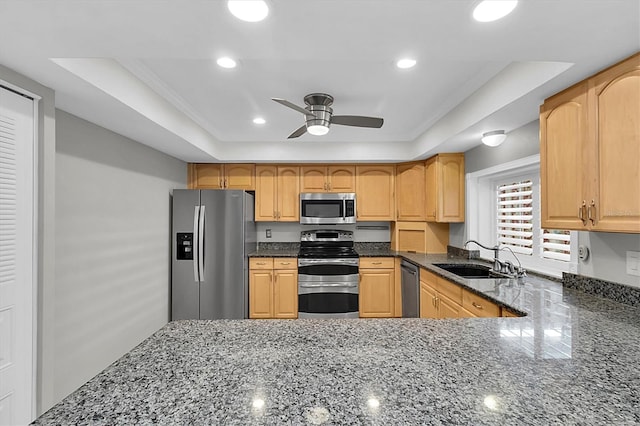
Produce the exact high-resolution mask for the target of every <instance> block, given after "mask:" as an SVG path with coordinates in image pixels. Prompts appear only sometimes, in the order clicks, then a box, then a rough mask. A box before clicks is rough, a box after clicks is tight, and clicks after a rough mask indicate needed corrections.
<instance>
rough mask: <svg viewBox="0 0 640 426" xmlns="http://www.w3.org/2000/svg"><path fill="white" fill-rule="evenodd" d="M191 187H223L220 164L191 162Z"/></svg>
mask: <svg viewBox="0 0 640 426" xmlns="http://www.w3.org/2000/svg"><path fill="white" fill-rule="evenodd" d="M189 171H190V172H191V173H190V176H189V181H190V186H191V188H192V189H223V187H224V177H223V166H222V164H208V163H207V164H191V165H190V168H189Z"/></svg>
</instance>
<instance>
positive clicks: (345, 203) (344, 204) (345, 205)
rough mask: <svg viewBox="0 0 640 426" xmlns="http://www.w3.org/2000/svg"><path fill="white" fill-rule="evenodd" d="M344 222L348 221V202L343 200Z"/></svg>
mask: <svg viewBox="0 0 640 426" xmlns="http://www.w3.org/2000/svg"><path fill="white" fill-rule="evenodd" d="M342 221H343V222H346V221H347V200H342Z"/></svg>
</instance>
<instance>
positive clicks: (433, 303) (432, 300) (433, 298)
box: [431, 296, 438, 308]
mask: <svg viewBox="0 0 640 426" xmlns="http://www.w3.org/2000/svg"><path fill="white" fill-rule="evenodd" d="M437 300H438V298H437V297H435V296H434V297H432V298H431V304H432V305H433V307H434V308H435V307H437V306H438V305H437V303H438V302H437Z"/></svg>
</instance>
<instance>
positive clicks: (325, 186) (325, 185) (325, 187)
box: [324, 182, 327, 191]
mask: <svg viewBox="0 0 640 426" xmlns="http://www.w3.org/2000/svg"><path fill="white" fill-rule="evenodd" d="M324 190H325V191H326V190H327V182H325V183H324Z"/></svg>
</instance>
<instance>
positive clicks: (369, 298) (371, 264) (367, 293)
mask: <svg viewBox="0 0 640 426" xmlns="http://www.w3.org/2000/svg"><path fill="white" fill-rule="evenodd" d="M395 290H396V289H395V261H394V259H393V258H392V257H388V258H387V257H372V258H365V257H363V258H362V259H360V292H359V293H360V294H359V296H358V297H359V305H360V317H361V318H392V317H394V316H395Z"/></svg>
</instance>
